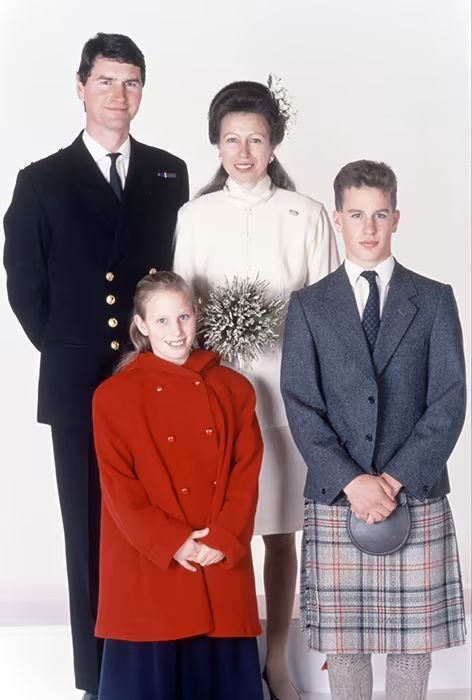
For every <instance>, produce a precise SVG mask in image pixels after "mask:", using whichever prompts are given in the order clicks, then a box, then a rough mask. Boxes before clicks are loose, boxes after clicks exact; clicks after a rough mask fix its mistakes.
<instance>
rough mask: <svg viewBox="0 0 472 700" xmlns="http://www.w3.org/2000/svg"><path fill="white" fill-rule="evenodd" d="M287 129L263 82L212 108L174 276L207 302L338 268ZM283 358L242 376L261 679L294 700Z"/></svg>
mask: <svg viewBox="0 0 472 700" xmlns="http://www.w3.org/2000/svg"><path fill="white" fill-rule="evenodd" d="M282 107H283V105H282ZM285 128H286V117H285V116H284V113H283V109H281V105H280V104H279V102H278V101H277V99H275V97H274V95H273V94H272V92H271V91H270V90H269V89H268V88H267V87H266V86H264V85H262V84H260V83H253V82H239V83H232V84H230V85H227V86H226V87H225V88H223V89H222V90H221V91H220V92H219V93H218V94H217V95H216V96H215V98H214V99H213V101H212V103H211V106H210V112H209V135H210V142H211V143H213V144H217V145H218V149H219V154H220V158H221V161H222V165H221V167H220V169H219V171H218V172H217V174H216V176H215V178H214V179H213V181H212V182H211V183H210V184H209V185H208V186H207V187H205V188H204V189H203V191H202V192H201V193H200V196H198V197H196V198H195V199H194V200H192V201H191V202H189V203H188V204H187V205H185V206H184V207H183V208H182V209H181V210H180V212H179V219H178V225H177V232H176V248H175V258H174V269H175V271H176V272H178V273H179V274H180V275H182V276H183V277H184V279H186V280H187V282H189V283H190V284H191V285H192V287H193V289H194V292H195V294H196V295H197V296H198V297H201V298H202V300H203V301H204V300H205V299H206V298H207V297H208V293H209V290H210V288H211V287H213V286H215V285H219V284H223V283H224V282H225V279H226V278H227V279H228V280H229V281H231V280H232V279H233V277H234V276H237V277H238V278H239V279H243V278H250V279H255V278H256V277H258V279H259V280H261V281H266V282H268V283H269V292H270V293H272V294H274V295H280V296H282V297H283V298H285V299H288V297H289V296H290V293H291V292H292V291H293V290H295V289H299V288H300V287H303V286H305V285H308V284H311V283H313V282H316V281H317V280H319V279H320V278H321V277H324V276H325V275H326V274H328V273H329V272H330V271H332V270H333V269H335V268H336V267H337V266H338V264H339V259H338V252H337V247H336V242H335V239H334V234H333V232H332V229H331V225H330V223H329V220H328V217H327V215H326V212H325V210H324V209H323V207H322V205H321V204H320V203H319V202H317V201H315V200H313V199H311V198H310V197H307V196H304V195H302V194H299V193H297V192H295V191H294V185H293V183H292V182H291V180H290V178H289V177H288V175H287V174H286V173H285V171H284V170H283V168H282V166H281V165H280V163H279V162H278V161H277V159H276V157H275V155H274V149H275V147H276V146H277V145H278V144H279V143H280V142H281V141H282V139H283V137H284V134H285ZM280 359H281V345H280V343H279V344H278V345H277V346H276V347H275V348H273V349H269V350H267V351H265V352H264V353H263V354H262V355H261V356H260V358H259V359H258V360H257V361H256V362H254V363H252V365H251V366H250V367H249V366H246V367H243V368H242V371H243V372H244V374H245V375H246V377H247V378H248V379H250V381H251V382H252V384H253V386H254V388H255V390H256V396H257V414H258V418H259V422H260V425H261V428H262V434H263V439H264V459H263V466H262V472H261V476H260V481H259V494H260V495H259V504H258V509H257V514H256V526H255V532H256V534H260V535H262V536H263V538H264V543H265V546H266V557H265V564H264V583H265V590H266V604H267V659H266V667H265V669H264V677H265V678H266V680H267V682H268V685H269V688H270V690H271V697H273V698H277V699H278V700H296V698H297V694H296V693H295V691H294V688H293V686H292V685H291V683H290V680H289V675H288V671H287V662H286V647H287V638H288V629H289V623H290V619H291V613H292V606H293V596H294V590H295V582H296V568H297V564H296V552H295V537H294V533H295V532H296V531H297V530H300V529H301V528H302V526H303V487H304V481H305V474H306V467H305V465H304V463H303V460H302V459H301V457H300V455H299V453H298V451H297V449H296V447H295V445H294V443H293V441H292V439H291V436H290V433H289V430H288V427H287V421H286V417H285V411H284V408H283V403H282V398H281V395H280V391H279V375H280ZM240 369H241V368H240Z"/></svg>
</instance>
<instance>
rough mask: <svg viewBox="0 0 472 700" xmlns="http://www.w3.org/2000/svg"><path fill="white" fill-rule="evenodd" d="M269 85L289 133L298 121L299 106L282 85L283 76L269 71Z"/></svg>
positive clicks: (286, 130)
mask: <svg viewBox="0 0 472 700" xmlns="http://www.w3.org/2000/svg"><path fill="white" fill-rule="evenodd" d="M267 87H268V88H269V90H270V92H271V93H272V95H273V97H274V100H275V101H276V102H277V105H278V108H279V112H280V114H281V115H282V117H283V118H284V120H285V132H286V133H287V134H288V133H289V132H290V130H291V129H292V127H293V125H294V124H295V123H296V121H297V114H298V112H297V108H296V107H295V105H294V100H293V97H291V96H290V95H289V94H288V91H287V88H286V87H284V86H283V85H282V78H279V76H278V75H275V73H269V77H268V78H267Z"/></svg>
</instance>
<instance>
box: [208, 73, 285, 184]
mask: <svg viewBox="0 0 472 700" xmlns="http://www.w3.org/2000/svg"><path fill="white" fill-rule="evenodd" d="M234 112H244V113H246V114H260V115H261V116H262V117H264V119H265V120H266V122H267V126H268V128H269V135H270V142H271V144H272V145H273V146H274V147H275V146H278V145H279V143H282V141H283V138H284V136H285V125H286V121H287V119H286V117H285V116H284V115H283V114H282V113H281V111H280V109H279V105H278V103H277V100H276V99H275V97H274V95H273V94H272V93H271V91H270V90H269V88H268V87H267V85H263V84H262V83H256V82H252V81H249V80H240V81H238V82H235V83H230V84H229V85H226V86H225V87H224V88H222V89H221V90H220V91H219V92H218V93H217V94H216V95H215V97H214V98H213V100H212V101H211V104H210V109H209V112H208V136H209V139H210V143H211V144H213V145H216V144H218V142H219V140H220V131H221V122H222V120H223V118H224V117H226V115H227V114H232V113H234ZM267 174H268V175H269V176H270V179H271V180H272V182H273V183H274V185H276V187H280V188H281V189H283V190H292V191H293V190H295V185H294V183H293V181H292V179H291V178H290V177H289V176H288V174H287V173H286V172H285V170H284V169H283V167H282V166H281V164H280V163H279V161H278V160H277V158H276V157H275V156H274V159H273V161H272V163H269V165H268V167H267ZM227 179H228V173H227V172H226V170H225V169H224V168H223V166H222V165H220V167H219V169H218V170H217V172H216V174H215V176H214V177H213V179H212V180H211V181H210V182H209V183H208V184H207V185H205V187H203V188H202V189H201V190H200V192H198V194H197V197H200V196H201V195H203V194H209V193H210V192H216V191H217V190H221V189H223V187H224V186H225V183H226V180H227Z"/></svg>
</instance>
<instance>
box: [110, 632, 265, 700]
mask: <svg viewBox="0 0 472 700" xmlns="http://www.w3.org/2000/svg"><path fill="white" fill-rule="evenodd" d="M262 697H263V696H262V683H261V671H260V666H259V656H258V651H257V642H256V639H255V638H253V637H251V638H242V637H239V638H215V637H206V636H203V637H190V638H187V639H178V640H176V641H172V642H126V641H121V640H115V639H107V640H106V641H105V649H104V654H103V663H102V673H101V678H100V689H99V693H98V698H99V700H241V698H244V700H262Z"/></svg>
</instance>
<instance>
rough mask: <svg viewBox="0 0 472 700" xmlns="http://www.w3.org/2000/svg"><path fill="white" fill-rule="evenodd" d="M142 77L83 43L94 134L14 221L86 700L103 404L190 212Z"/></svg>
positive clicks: (117, 43) (86, 134) (17, 273)
mask: <svg viewBox="0 0 472 700" xmlns="http://www.w3.org/2000/svg"><path fill="white" fill-rule="evenodd" d="M145 75H146V69H145V61H144V56H143V54H142V52H141V51H140V50H139V48H138V47H137V46H136V44H134V42H133V41H131V39H129V38H128V37H126V36H123V35H120V34H97V35H96V36H95V37H93V38H92V39H90V40H89V41H87V42H86V44H85V46H84V48H83V51H82V57H81V62H80V66H79V70H78V73H77V94H78V96H79V98H80V99H81V100H82V102H83V103H84V109H85V117H86V122H85V130H84V131H83V132H82V133H81V134H79V136H78V137H77V138H76V139H75V141H74V142H73V143H72V144H71V145H70V146H68V147H67V148H64V149H62V150H60V151H59V152H58V153H55V154H54V155H51V156H49V157H47V158H44V159H43V160H40V161H38V162H36V163H32V164H31V165H29V166H28V167H26V168H24V170H21V171H20V173H19V175H18V179H17V182H16V187H15V191H14V194H13V200H12V203H11V205H10V207H9V209H8V211H7V213H6V216H5V221H4V224H5V237H6V241H5V251H4V262H5V267H6V270H7V285H8V295H9V300H10V303H11V306H12V308H13V310H14V312H15V314H16V315H17V317H18V319H19V321H20V323H21V325H22V326H23V328H24V330H25V332H26V334H27V336H28V338H29V339H30V340H31V342H32V343H33V344H34V345H35V347H36V348H37V349H38V350H39V351H40V353H41V367H40V377H39V396H38V420H39V421H40V422H41V423H48V424H50V425H51V428H52V440H53V447H54V458H55V464H56V475H57V483H58V490H59V498H60V504H61V512H62V519H63V524H64V532H65V544H66V559H67V575H68V582H69V599H70V615H71V625H72V639H73V648H74V666H75V679H76V685H77V687H78V688H81V689H83V690H84V691H85V695H84V699H87V700H92V699H93V698H94V697H95V696H96V694H97V692H98V682H99V673H100V660H101V643H100V641H99V640H97V639H95V637H94V624H95V612H96V607H97V590H98V541H99V517H100V491H99V484H98V476H97V466H96V459H95V452H94V447H93V440H92V431H91V399H92V394H93V391H94V389H95V387H96V386H97V385H98V384H99V383H100V382H101V381H102V380H103V379H104V378H105V377H107V376H109V375H110V373H111V372H112V369H113V366H114V364H115V363H116V361H117V359H118V357H119V354H120V351H121V350H122V348H123V345H124V344H125V343H126V341H127V339H128V321H129V318H128V317H129V314H130V311H131V305H132V297H133V293H134V289H135V286H136V283H137V281H138V280H139V279H140V278H141V277H142V276H143V275H144V274H147V273H149V272H150V271H152V269H170V266H171V262H172V239H173V232H174V228H175V222H176V215H177V211H178V209H179V208H180V207H181V206H182V204H184V202H186V201H187V199H188V177H187V169H186V166H185V163H184V162H183V161H182V160H180V159H179V158H176V157H175V156H173V155H171V154H170V153H167V152H166V151H163V150H160V149H157V148H152V147H151V146H146V145H144V144H141V143H138V142H137V141H135V140H134V139H133V138H132V137H131V136H130V135H129V127H130V123H131V120H132V119H133V117H134V116H135V115H136V113H137V112H138V109H139V105H140V101H141V96H142V89H143V86H144V82H145Z"/></svg>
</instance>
